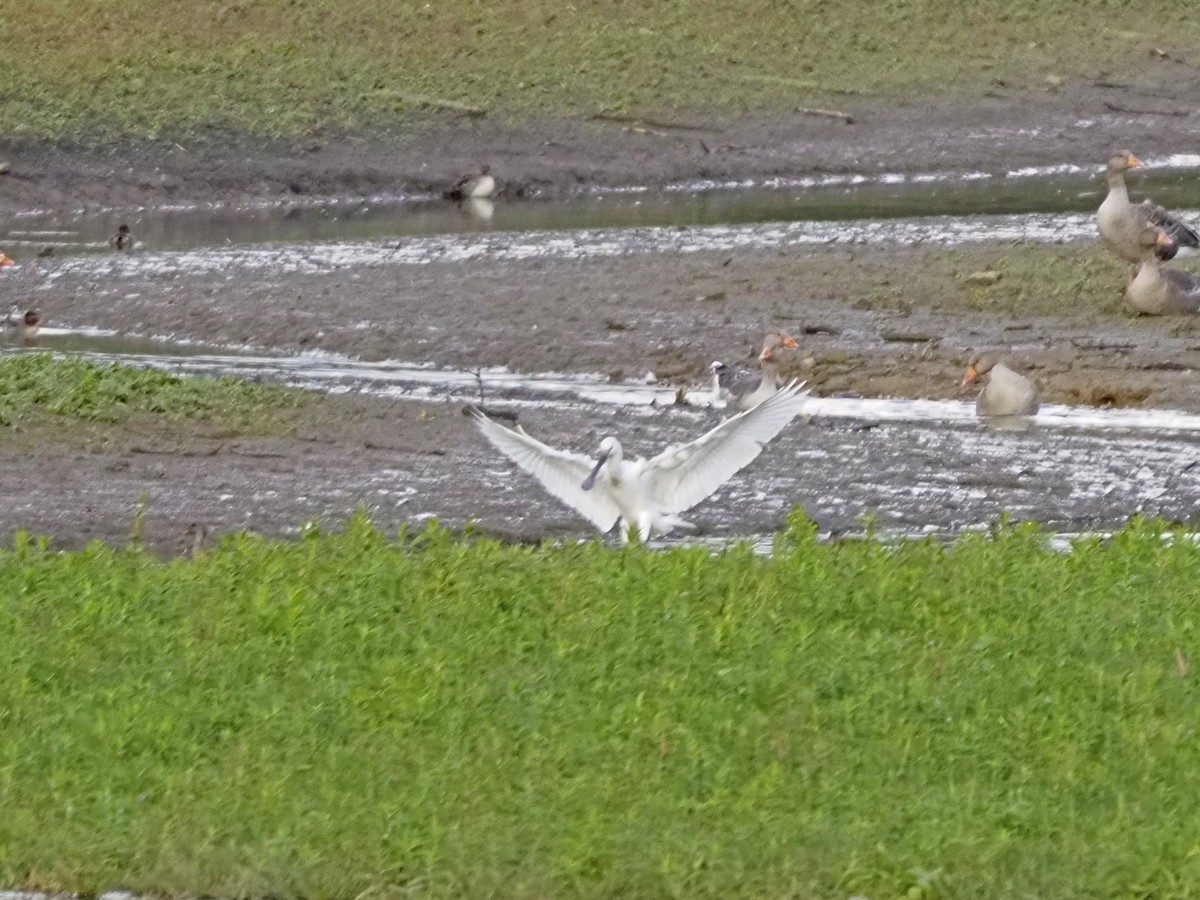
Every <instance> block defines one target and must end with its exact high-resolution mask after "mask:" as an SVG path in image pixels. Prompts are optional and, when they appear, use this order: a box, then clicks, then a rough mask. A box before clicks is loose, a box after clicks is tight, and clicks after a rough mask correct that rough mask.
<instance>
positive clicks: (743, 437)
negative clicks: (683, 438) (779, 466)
mask: <svg viewBox="0 0 1200 900" xmlns="http://www.w3.org/2000/svg"><path fill="white" fill-rule="evenodd" d="M802 387H803V385H801V384H796V382H792V383H791V384H790V385H788V386H787V387H785V388H784V389H783V390H781V391H777V392H776V393H774V394H772V395H771V396H770V397H768V398H767V399H766V400H764V401H763V402H762V403H760V404H758V405H757V406H755V407H753V408H751V409H748V410H746V411H745V412H743V413H738V414H737V415H736V416H731V417H730V418H728V419H726V420H725V421H724V422H722V423H721V424H720V425H718V426H717V427H716V428H714V429H712V430H711V431H709V432H707V433H705V434H703V435H701V436H700V437H698V438H696V440H694V441H692V442H691V443H690V444H683V445H681V446H675V447H668V448H667V449H666V450H664V451H663V452H662V453H660V454H658V456H656V457H654V458H653V459H651V460H649V461H648V465H647V469H648V471H647V475H649V476H650V478H651V484H652V485H653V489H654V495H655V500H657V501H658V504H659V506H660V508H661V509H662V510H663V512H666V513H679V512H683V511H684V510H685V509H690V508H691V507H693V506H695V505H696V504H697V503H699V502H700V501H701V500H703V499H704V498H705V497H707V496H708V495H709V494H711V493H712V492H713V491H715V490H716V489H717V488H719V487H720V486H721V485H723V484H724V483H725V482H726V481H728V480H729V479H730V478H732V477H733V476H734V475H735V474H737V472H739V471H740V470H742V469H743V468H745V467H746V466H747V465H749V464H750V463H751V462H753V461H754V459H755V458H756V457H757V456H758V454H760V453H761V452H762V448H763V447H764V446H765V445H766V443H767V442H768V441H770V440H771V439H772V438H774V437H775V436H776V435H777V434H779V432H781V431H783V429H784V428H786V427H787V425H788V423H789V422H791V421H792V419H793V418H795V416H796V414H797V413H799V412H800V411H801V410H802V409H803V408H804V406H805V404H806V403H807V400H808V392H807V391H804V390H801V388H802Z"/></svg>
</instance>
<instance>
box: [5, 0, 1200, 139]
mask: <svg viewBox="0 0 1200 900" xmlns="http://www.w3.org/2000/svg"><path fill="white" fill-rule="evenodd" d="M1192 13H1193V6H1192V4H1191V3H1189V2H1187V0H1147V2H1145V3H1141V4H1109V3H1103V2H1099V0H1042V2H1032V0H1013V2H1009V3H996V2H988V3H978V4H966V5H964V4H961V3H952V2H950V0H891V2H857V3H830V2H828V0H794V2H780V3H772V4H760V5H759V6H758V7H756V8H755V10H754V11H753V14H750V15H748V14H747V12H746V9H745V6H744V4H738V3H732V2H721V3H715V4H701V3H692V2H683V0H673V2H664V3H654V4H636V3H620V2H616V0H601V2H593V3H580V4H574V5H563V4H562V3H559V2H550V0H509V2H503V3H484V2H475V0H453V2H446V3H390V4H381V3H377V2H374V0H291V2H283V0H263V2H257V3H250V2H246V3H227V2H225V0H197V2H193V3H178V2H173V3H168V4H167V5H166V6H164V5H163V4H162V3H158V2H154V0H125V2H122V3H87V4H80V3H78V2H73V0H39V2H37V3H35V4H34V5H33V7H31V8H27V9H26V10H25V13H24V14H22V15H9V16H4V17H3V18H2V19H0V66H2V67H3V70H4V71H5V72H6V73H7V75H8V79H9V89H8V90H6V91H3V92H0V116H2V117H3V120H4V122H5V123H6V132H7V133H8V134H13V133H16V134H34V135H50V136H58V135H63V134H69V133H72V132H77V131H81V130H95V129H102V130H107V131H116V132H134V133H138V134H155V133H159V132H162V131H164V130H166V131H174V130H178V129H180V128H182V127H193V126H199V125H214V124H215V125H227V126H234V127H239V128H250V129H253V130H258V131H264V132H268V133H284V134H289V133H296V132H302V131H306V130H309V129H313V128H318V127H330V126H333V127H343V126H349V127H354V126H355V125H361V124H362V123H364V122H372V121H377V120H379V119H381V118H387V117H393V116H395V115H396V114H397V113H399V114H401V115H411V114H413V113H414V112H420V111H423V110H424V109H425V108H426V107H425V106H424V105H423V104H422V102H421V101H422V98H434V99H437V100H442V101H449V102H452V103H460V104H466V105H467V106H470V107H475V108H479V109H486V110H488V111H490V112H493V113H499V114H502V115H530V114H533V115H542V114H552V115H562V114H579V113H583V114H590V113H595V112H599V111H602V110H607V111H632V112H641V113H647V112H662V111H669V110H679V109H690V110H696V111H702V112H705V113H709V112H713V111H717V112H734V113H736V112H741V111H745V110H748V109H755V108H767V109H786V108H790V107H792V106H794V105H796V104H797V103H798V102H802V101H803V100H804V98H805V97H807V96H811V95H821V94H828V93H829V92H836V91H869V92H879V93H884V94H893V95H894V94H897V93H909V92H912V91H915V90H919V89H930V88H932V89H936V90H945V89H947V88H949V89H954V88H978V87H984V86H987V85H990V84H991V83H993V82H994V81H995V80H997V79H1004V80H1007V81H1009V82H1010V83H1016V84H1027V85H1039V86H1040V85H1044V84H1045V83H1046V79H1047V78H1055V79H1057V78H1070V77H1073V76H1080V75H1082V76H1088V77H1091V76H1094V75H1096V74H1098V73H1101V72H1105V73H1109V74H1118V75H1122V76H1126V75H1130V74H1139V73H1140V74H1143V75H1145V74H1147V73H1146V72H1145V70H1146V69H1150V70H1151V71H1150V77H1154V75H1153V70H1154V67H1155V66H1168V67H1169V66H1170V65H1171V63H1170V62H1169V61H1166V62H1164V61H1162V60H1158V59H1156V58H1155V57H1152V56H1151V52H1150V51H1151V48H1160V49H1163V50H1165V51H1167V52H1168V53H1170V52H1176V51H1178V52H1181V53H1184V55H1186V53H1187V52H1190V51H1192V50H1193V49H1194V48H1195V47H1196V46H1197V44H1200V18H1197V17H1196V16H1195V15H1193V14H1192ZM1160 77H1170V72H1169V70H1168V71H1167V72H1166V73H1165V74H1162V75H1161V76H1160Z"/></svg>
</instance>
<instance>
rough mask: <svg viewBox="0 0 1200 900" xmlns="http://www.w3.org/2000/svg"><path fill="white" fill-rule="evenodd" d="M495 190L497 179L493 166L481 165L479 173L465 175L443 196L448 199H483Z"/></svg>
mask: <svg viewBox="0 0 1200 900" xmlns="http://www.w3.org/2000/svg"><path fill="white" fill-rule="evenodd" d="M495 190H496V179H495V178H493V177H492V174H491V168H490V167H489V166H480V167H479V171H478V172H477V173H475V174H473V175H471V174H467V175H464V176H463V177H462V178H460V179H458V181H456V182H455V183H454V185H453V186H452V187H451V188H450V190H448V191H446V193H445V194H443V195H442V196H444V197H445V198H446V199H447V200H482V199H483V198H485V197H490V196H492V193H493V192H494V191H495Z"/></svg>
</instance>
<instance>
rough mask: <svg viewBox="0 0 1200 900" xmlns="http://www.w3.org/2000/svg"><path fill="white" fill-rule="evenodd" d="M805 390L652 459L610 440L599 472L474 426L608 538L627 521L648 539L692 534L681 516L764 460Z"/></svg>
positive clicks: (488, 423)
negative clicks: (630, 454) (628, 455)
mask: <svg viewBox="0 0 1200 900" xmlns="http://www.w3.org/2000/svg"><path fill="white" fill-rule="evenodd" d="M802 387H803V386H802V385H798V384H796V383H794V382H793V383H792V384H790V385H788V386H787V387H785V388H784V389H783V390H781V391H778V392H777V393H775V394H772V395H771V396H770V397H768V398H767V399H766V400H764V401H763V402H762V403H760V404H758V405H757V406H755V407H753V408H752V409H748V410H746V411H745V412H742V413H739V414H737V415H736V416H732V417H731V418H729V419H726V420H725V421H724V422H722V423H721V424H720V425H718V426H717V427H715V428H713V429H711V430H710V431H708V432H706V433H705V434H703V435H701V436H700V437H698V438H697V439H696V440H694V441H692V442H691V443H688V444H679V445H674V446H671V447H668V448H667V449H666V450H664V451H663V452H662V453H659V454H658V455H657V456H654V457H652V458H650V459H634V460H626V459H624V458H623V456H622V452H621V446H620V444H618V443H617V442H616V441H615V440H614V439H613V438H605V440H604V442H603V443H602V449H605V450H606V451H608V452H606V453H605V454H604V456H603V460H604V461H603V463H602V464H601V465H600V466H598V467H597V466H596V465H595V461H594V460H591V459H589V458H588V457H586V456H583V455H581V454H577V453H570V452H567V451H563V450H556V449H554V448H553V447H550V446H548V445H546V444H543V443H542V442H541V441H538V440H535V439H534V438H532V437H530V436H529V435H528V434H526V433H525V432H524V431H522V430H521V429H519V428H518V429H516V430H513V429H509V428H505V427H504V426H503V425H499V424H497V423H496V422H493V421H492V420H490V419H488V418H487V417H486V416H484V415H482V414H481V413H477V414H476V416H475V419H476V422H477V423H478V425H479V428H480V430H481V431H482V432H483V435H484V437H486V438H487V439H488V440H489V441H490V442H491V444H492V445H493V446H494V447H495V448H496V449H497V450H499V451H500V452H501V453H503V454H505V455H506V456H508V457H509V458H510V459H512V460H513V462H515V463H516V464H517V465H518V466H520V467H521V468H522V469H524V470H525V471H526V472H528V473H529V474H531V475H533V476H534V477H535V478H536V479H537V480H538V481H540V482H541V483H542V485H543V486H544V487H545V488H546V490H548V491H549V492H550V493H551V494H553V495H554V496H555V497H557V498H558V499H559V500H562V501H563V502H564V503H566V504H567V505H569V506H571V507H573V508H574V509H575V510H577V511H578V512H580V513H582V514H583V515H584V516H585V517H586V518H587V519H588V521H590V522H591V523H592V524H593V525H595V526H596V527H597V528H599V529H600V530H601V531H608V530H609V529H610V528H612V526H613V525H614V524H615V523H616V521H617V520H618V519H620V520H621V522H622V534H623V535H627V533H628V529H629V528H630V527H631V526H632V527H633V528H636V530H637V532H638V534H639V535H640V536H641V538H642V540H647V539H648V538H649V537H650V536H651V535H652V534H655V533H658V534H666V533H667V532H669V531H671V530H672V529H674V528H686V527H692V526H691V525H690V523H688V522H685V521H684V520H682V519H680V518H679V517H678V515H677V514H678V513H681V512H683V511H685V510H687V509H690V508H691V507H693V506H695V505H696V504H697V503H699V502H700V501H701V500H703V499H704V498H705V497H708V496H709V495H710V494H712V493H713V492H714V491H716V490H717V488H719V487H720V486H721V485H723V484H724V483H725V482H726V481H728V480H729V479H730V478H732V477H733V476H734V475H735V474H736V473H737V472H739V471H740V470H741V469H743V468H745V467H746V466H747V465H749V464H750V463H751V462H753V461H754V459H755V458H757V457H758V455H759V454H760V453H761V452H762V449H763V447H764V446H765V445H766V443H767V442H768V441H770V440H771V439H772V438H774V437H775V436H776V435H778V434H779V432H781V431H782V430H783V429H784V428H785V427H787V425H788V423H789V422H791V421H792V419H793V418H795V416H796V415H797V414H798V413H799V412H800V411H801V410H802V409H803V408H804V405H805V403H806V402H807V398H808V392H807V391H804V390H802ZM609 448H611V449H609ZM593 469H598V477H596V478H595V479H594V486H593V487H592V488H591V489H590V490H584V489H583V487H582V484H583V482H584V480H585V479H587V478H588V476H589V474H590V473H591V472H592V471H593Z"/></svg>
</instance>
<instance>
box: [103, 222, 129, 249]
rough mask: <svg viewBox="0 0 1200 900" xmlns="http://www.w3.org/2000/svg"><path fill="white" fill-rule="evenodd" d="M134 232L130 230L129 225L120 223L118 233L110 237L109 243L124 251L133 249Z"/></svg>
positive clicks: (114, 247)
mask: <svg viewBox="0 0 1200 900" xmlns="http://www.w3.org/2000/svg"><path fill="white" fill-rule="evenodd" d="M133 243H134V242H133V234H132V233H130V231H129V226H128V225H124V224H122V225H118V226H117V233H116V234H114V235H113V236H112V237H111V238H109V239H108V245H109V246H110V247H112V248H113V249H114V250H120V251H122V252H124V251H126V250H132V249H133Z"/></svg>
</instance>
